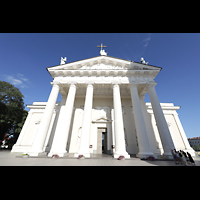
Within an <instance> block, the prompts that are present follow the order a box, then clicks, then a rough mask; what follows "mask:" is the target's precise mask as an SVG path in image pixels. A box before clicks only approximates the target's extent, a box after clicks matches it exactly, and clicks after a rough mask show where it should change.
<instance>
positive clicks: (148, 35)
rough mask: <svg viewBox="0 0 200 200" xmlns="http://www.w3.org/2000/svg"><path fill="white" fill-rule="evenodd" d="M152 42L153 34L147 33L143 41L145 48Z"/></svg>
mask: <svg viewBox="0 0 200 200" xmlns="http://www.w3.org/2000/svg"><path fill="white" fill-rule="evenodd" d="M150 40H151V33H147V36H146V37H145V38H144V39H143V40H142V43H143V47H145V48H146V47H148V45H149V41H150Z"/></svg>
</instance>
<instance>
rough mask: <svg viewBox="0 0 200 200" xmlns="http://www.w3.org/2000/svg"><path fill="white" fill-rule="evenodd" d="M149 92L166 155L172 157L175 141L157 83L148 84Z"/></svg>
mask: <svg viewBox="0 0 200 200" xmlns="http://www.w3.org/2000/svg"><path fill="white" fill-rule="evenodd" d="M148 93H149V98H150V101H151V105H152V108H153V113H154V116H155V119H156V124H157V127H158V131H159V134H160V139H161V142H162V145H163V149H164V155H165V156H168V157H171V156H172V155H171V149H174V143H173V140H172V137H171V134H170V131H169V128H168V125H167V122H166V120H165V117H164V114H163V111H162V108H161V106H160V102H159V99H158V96H157V94H156V90H155V84H150V85H149V86H148Z"/></svg>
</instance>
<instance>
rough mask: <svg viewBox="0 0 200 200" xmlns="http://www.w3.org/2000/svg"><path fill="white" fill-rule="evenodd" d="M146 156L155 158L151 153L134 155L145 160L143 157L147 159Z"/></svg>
mask: <svg viewBox="0 0 200 200" xmlns="http://www.w3.org/2000/svg"><path fill="white" fill-rule="evenodd" d="M148 156H153V157H155V156H154V154H153V153H152V152H139V153H138V154H136V157H138V158H145V157H148Z"/></svg>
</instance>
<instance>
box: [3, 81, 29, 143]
mask: <svg viewBox="0 0 200 200" xmlns="http://www.w3.org/2000/svg"><path fill="white" fill-rule="evenodd" d="M23 97H24V96H23V95H22V93H21V92H20V90H19V89H18V88H16V87H15V86H14V85H11V84H10V83H7V82H5V81H0V140H2V139H3V138H4V135H5V134H7V135H8V136H9V137H10V139H11V140H10V142H12V143H13V144H14V143H15V142H16V141H17V138H18V136H19V133H20V131H21V129H22V126H23V124H24V121H25V119H26V117H27V114H28V112H27V111H26V110H24V101H23Z"/></svg>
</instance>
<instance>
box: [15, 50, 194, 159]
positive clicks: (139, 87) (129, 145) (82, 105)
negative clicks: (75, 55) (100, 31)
mask: <svg viewBox="0 0 200 200" xmlns="http://www.w3.org/2000/svg"><path fill="white" fill-rule="evenodd" d="M103 51H104V50H103ZM65 61H66V58H65V60H61V65H58V66H54V67H49V68H47V70H48V72H49V73H50V75H51V76H52V78H53V82H51V85H52V90H51V93H50V96H49V99H48V102H34V103H33V105H28V106H27V107H28V108H30V111H29V114H28V116H27V119H26V121H25V124H24V126H23V128H22V131H21V133H20V135H19V137H18V140H17V142H16V144H15V145H14V146H13V148H12V151H11V152H23V153H28V154H29V155H30V156H39V155H42V154H46V155H48V156H49V157H51V156H52V155H54V154H57V155H59V156H60V157H63V156H66V155H68V154H69V155H71V156H74V157H78V156H79V155H83V156H85V157H90V156H91V154H102V153H105V154H111V155H112V154H113V156H114V158H118V157H119V156H121V155H123V156H124V157H125V158H130V155H136V156H137V157H140V158H142V157H144V156H149V155H152V156H154V157H155V158H163V157H166V158H171V149H174V148H176V149H177V150H179V149H182V150H184V151H188V152H190V153H191V155H193V156H194V151H193V149H192V148H191V147H190V145H189V143H188V140H187V137H186V134H185V132H184V130H183V127H182V124H181V122H180V120H179V117H178V114H177V110H178V109H179V108H180V106H174V104H173V103H160V102H159V99H158V96H157V93H156V90H155V86H156V84H157V83H156V82H155V81H154V79H155V77H156V76H157V75H158V73H159V72H160V71H161V69H162V68H160V67H155V66H152V65H147V63H146V64H143V63H138V62H133V61H129V60H124V59H119V58H115V57H110V56H107V53H105V52H103V53H101V55H100V56H97V57H93V58H88V59H84V60H80V61H75V62H71V63H65ZM59 92H60V93H61V96H62V100H61V102H57V97H58V94H59ZM147 93H148V95H149V98H150V101H151V103H145V101H144V97H145V95H146V94H147Z"/></svg>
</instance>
